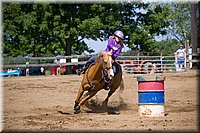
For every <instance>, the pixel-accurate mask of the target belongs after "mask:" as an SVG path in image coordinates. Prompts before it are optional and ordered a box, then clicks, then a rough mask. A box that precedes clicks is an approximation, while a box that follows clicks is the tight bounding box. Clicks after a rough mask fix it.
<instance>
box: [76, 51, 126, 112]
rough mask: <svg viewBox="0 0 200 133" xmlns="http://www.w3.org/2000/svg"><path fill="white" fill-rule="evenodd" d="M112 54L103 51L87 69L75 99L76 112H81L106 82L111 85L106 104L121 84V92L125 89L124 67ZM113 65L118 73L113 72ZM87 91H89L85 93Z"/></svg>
mask: <svg viewBox="0 0 200 133" xmlns="http://www.w3.org/2000/svg"><path fill="white" fill-rule="evenodd" d="M111 55H112V52H104V51H101V52H100V54H99V55H98V56H97V58H96V60H95V62H94V63H93V64H91V65H90V66H89V68H88V69H87V70H86V72H85V74H84V75H83V78H82V82H81V85H80V87H79V90H78V94H77V97H76V100H75V104H74V108H73V112H74V114H77V113H79V112H80V107H81V106H82V105H84V104H85V102H86V101H88V100H89V99H90V98H92V97H93V96H94V95H95V94H96V93H97V92H98V91H100V90H101V89H103V88H104V84H105V83H107V84H108V86H109V92H108V95H107V97H106V98H105V100H104V102H103V103H104V104H105V105H106V106H107V103H108V100H109V98H110V96H111V95H112V94H113V93H114V92H115V91H116V89H117V88H118V87H119V86H120V90H119V91H120V92H122V91H123V90H124V81H123V78H122V68H121V66H120V64H119V63H117V62H115V61H114V60H112V57H111ZM113 66H115V69H118V72H117V73H113V69H112V67H113ZM85 91H87V93H86V94H85V95H83V94H84V92H85Z"/></svg>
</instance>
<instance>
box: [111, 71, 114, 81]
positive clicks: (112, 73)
mask: <svg viewBox="0 0 200 133" xmlns="http://www.w3.org/2000/svg"><path fill="white" fill-rule="evenodd" d="M112 77H114V72H113V69H110V78H111V79H112Z"/></svg>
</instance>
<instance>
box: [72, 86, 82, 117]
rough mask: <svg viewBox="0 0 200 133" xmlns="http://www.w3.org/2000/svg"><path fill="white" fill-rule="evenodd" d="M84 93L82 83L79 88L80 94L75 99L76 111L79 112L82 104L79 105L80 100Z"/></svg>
mask: <svg viewBox="0 0 200 133" xmlns="http://www.w3.org/2000/svg"><path fill="white" fill-rule="evenodd" d="M83 93H84V90H83V87H82V85H81V86H80V88H79V90H78V94H77V97H76V100H75V104H74V113H78V112H79V111H80V106H79V102H80V98H81V97H82V95H83Z"/></svg>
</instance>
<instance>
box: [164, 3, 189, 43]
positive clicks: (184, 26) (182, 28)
mask: <svg viewBox="0 0 200 133" xmlns="http://www.w3.org/2000/svg"><path fill="white" fill-rule="evenodd" d="M164 6H166V7H169V8H170V12H169V16H168V17H167V18H166V20H167V21H168V22H169V24H170V26H169V27H168V28H167V31H168V35H169V36H168V37H170V38H175V39H177V40H178V41H179V43H181V44H183V43H184V42H185V41H186V40H190V38H191V11H190V4H189V3H167V4H166V5H164Z"/></svg>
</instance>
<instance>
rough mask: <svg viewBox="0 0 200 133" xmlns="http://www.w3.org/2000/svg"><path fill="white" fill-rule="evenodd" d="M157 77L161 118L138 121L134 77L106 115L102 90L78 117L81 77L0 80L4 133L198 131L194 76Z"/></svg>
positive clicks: (196, 78) (129, 77)
mask: <svg viewBox="0 0 200 133" xmlns="http://www.w3.org/2000/svg"><path fill="white" fill-rule="evenodd" d="M157 75H164V76H165V77H166V80H165V82H164V86H165V106H164V107H165V116H164V117H141V116H139V112H138V104H137V103H138V90H137V89H138V88H137V87H138V82H137V78H136V76H138V75H134V74H126V73H124V74H123V76H124V79H125V89H124V91H123V92H122V93H121V94H119V92H118V91H117V92H115V93H114V94H113V95H112V96H111V98H110V101H109V103H108V110H107V111H106V110H105V108H103V106H102V105H101V103H102V102H103V100H104V98H105V97H106V96H107V93H108V91H106V90H101V91H100V92H99V93H98V94H97V96H95V97H93V98H92V99H91V100H90V101H89V102H88V103H87V104H86V105H85V106H83V107H82V108H81V113H79V114H72V109H73V105H74V100H75V98H76V95H77V91H78V88H79V85H80V82H81V79H82V76H77V75H61V76H30V77H7V78H3V81H2V83H3V85H2V86H3V98H2V100H3V104H4V105H3V117H4V118H3V129H4V130H3V131H76V132H77V131H80V132H81V131H83V132H84V131H101V132H102V131H113V130H114V131H119V132H121V131H131V132H132V131H142V132H144V131H184V132H185V131H188V132H193V131H194V132H197V131H199V128H198V127H199V119H198V109H199V103H198V102H199V101H198V99H199V98H198V94H199V93H198V88H199V87H198V84H199V73H198V71H195V70H191V71H187V72H182V73H164V74H157ZM94 101H96V102H95V103H94ZM116 112H119V113H116Z"/></svg>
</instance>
